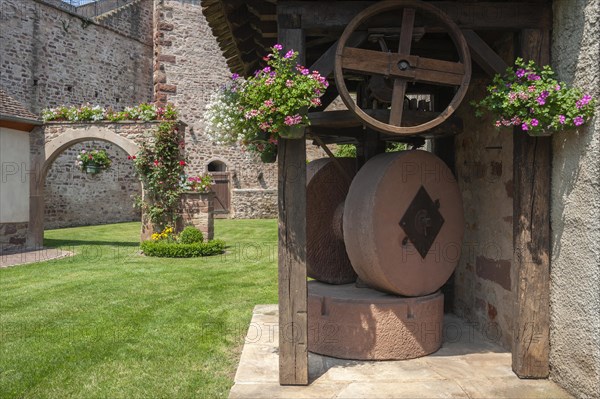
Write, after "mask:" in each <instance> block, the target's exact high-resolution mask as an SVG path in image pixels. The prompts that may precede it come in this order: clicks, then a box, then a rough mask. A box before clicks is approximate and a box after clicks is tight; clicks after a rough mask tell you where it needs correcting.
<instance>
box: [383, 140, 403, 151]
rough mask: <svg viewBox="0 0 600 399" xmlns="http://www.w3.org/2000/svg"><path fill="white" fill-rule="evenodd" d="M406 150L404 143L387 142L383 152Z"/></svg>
mask: <svg viewBox="0 0 600 399" xmlns="http://www.w3.org/2000/svg"><path fill="white" fill-rule="evenodd" d="M404 150H406V144H405V143H395V142H392V141H391V142H388V143H386V146H385V152H398V151H404Z"/></svg>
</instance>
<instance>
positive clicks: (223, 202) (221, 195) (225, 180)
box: [209, 172, 231, 215]
mask: <svg viewBox="0 0 600 399" xmlns="http://www.w3.org/2000/svg"><path fill="white" fill-rule="evenodd" d="M209 173H210V175H211V176H212V178H213V185H212V190H213V191H214V192H215V194H216V197H215V214H216V215H218V214H226V213H229V208H230V202H231V193H230V190H229V172H209Z"/></svg>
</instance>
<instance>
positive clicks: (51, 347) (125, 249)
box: [0, 220, 277, 398]
mask: <svg viewBox="0 0 600 399" xmlns="http://www.w3.org/2000/svg"><path fill="white" fill-rule="evenodd" d="M216 236H217V238H221V239H223V240H225V241H227V243H228V245H230V247H229V248H228V253H227V254H224V255H219V256H215V257H207V258H195V259H164V258H150V257H143V256H141V255H139V248H138V245H139V242H138V240H139V224H138V223H125V224H116V225H104V226H92V227H80V228H71V229H61V230H53V231H47V232H46V234H45V239H46V245H48V246H53V247H61V248H63V249H68V250H72V251H74V252H75V253H76V256H74V257H72V258H67V259H61V260H55V261H49V262H43V263H37V264H31V265H24V266H17V267H12V268H7V269H0V398H191V397H200V398H217V397H226V396H227V393H228V391H229V388H230V387H231V385H232V383H233V375H234V373H235V369H236V367H237V361H238V359H239V353H240V350H241V347H242V345H243V337H244V335H245V333H246V330H247V327H248V324H249V321H250V317H251V313H252V312H251V311H252V308H253V307H254V305H256V304H259V303H276V301H277V271H276V254H277V227H276V221H274V220H248V221H246V220H217V221H216Z"/></svg>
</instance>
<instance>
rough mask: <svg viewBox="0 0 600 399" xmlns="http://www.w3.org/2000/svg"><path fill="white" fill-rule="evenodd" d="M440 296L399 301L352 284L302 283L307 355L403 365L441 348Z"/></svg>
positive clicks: (441, 316) (441, 317) (397, 298)
mask: <svg viewBox="0 0 600 399" xmlns="http://www.w3.org/2000/svg"><path fill="white" fill-rule="evenodd" d="M443 318H444V295H443V294H442V293H441V292H439V291H437V292H435V293H433V294H431V295H426V296H422V297H414V298H411V297H400V296H395V295H391V294H386V293H383V292H380V291H375V290H373V289H370V288H357V287H356V286H355V285H354V284H345V285H335V286H334V285H328V284H324V283H320V282H318V281H309V283H308V350H309V351H311V352H314V353H318V354H321V355H325V356H331V357H337V358H340V359H353V360H403V359H413V358H416V357H421V356H425V355H428V354H431V353H433V352H435V351H437V350H438V349H439V348H440V347H441V345H442V333H443Z"/></svg>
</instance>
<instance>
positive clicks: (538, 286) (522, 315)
mask: <svg viewBox="0 0 600 399" xmlns="http://www.w3.org/2000/svg"><path fill="white" fill-rule="evenodd" d="M519 46H520V49H521V51H520V53H521V56H522V57H523V58H524V59H525V61H528V60H533V61H535V62H536V63H537V64H538V65H546V64H548V63H549V62H550V54H549V53H550V34H549V32H548V31H542V30H536V29H526V30H523V31H522V32H521V36H520V41H519ZM513 145H514V149H513V167H514V172H513V173H514V174H513V181H514V197H513V198H514V199H513V207H514V208H513V220H514V222H513V223H514V224H513V233H514V234H513V243H514V255H513V267H514V268H515V269H514V270H515V274H514V276H515V278H514V279H513V287H512V288H513V293H514V295H515V299H516V300H515V309H514V333H513V334H514V335H513V348H512V368H513V371H514V372H515V373H516V374H517V375H518V376H519V377H521V378H547V377H548V373H549V354H550V251H551V248H550V178H551V173H552V170H551V166H552V141H551V138H550V137H530V136H528V135H527V134H526V133H525V132H523V131H522V130H521V129H520V128H516V129H515V132H514V135H513Z"/></svg>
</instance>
